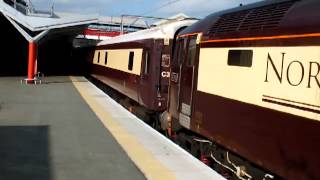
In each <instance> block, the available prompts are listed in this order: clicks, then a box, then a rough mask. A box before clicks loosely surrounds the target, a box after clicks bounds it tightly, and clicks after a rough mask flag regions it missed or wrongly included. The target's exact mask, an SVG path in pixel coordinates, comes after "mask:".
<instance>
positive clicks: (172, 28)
mask: <svg viewBox="0 0 320 180" xmlns="http://www.w3.org/2000/svg"><path fill="white" fill-rule="evenodd" d="M196 21H197V20H181V21H176V22H172V23H170V24H165V25H161V26H157V27H154V28H150V29H146V30H141V31H137V32H133V33H129V34H124V35H121V36H116V37H114V38H111V39H107V40H104V41H102V42H100V43H98V46H101V45H107V44H115V43H121V42H130V41H136V40H142V39H164V38H169V39H173V37H174V34H175V33H176V31H177V30H178V29H180V28H181V27H184V26H190V25H192V24H193V23H195V22H196Z"/></svg>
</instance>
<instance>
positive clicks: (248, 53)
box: [228, 50, 253, 67]
mask: <svg viewBox="0 0 320 180" xmlns="http://www.w3.org/2000/svg"><path fill="white" fill-rule="evenodd" d="M252 54H253V52H252V50H229V54H228V65H229V66H242V67H251V66H252Z"/></svg>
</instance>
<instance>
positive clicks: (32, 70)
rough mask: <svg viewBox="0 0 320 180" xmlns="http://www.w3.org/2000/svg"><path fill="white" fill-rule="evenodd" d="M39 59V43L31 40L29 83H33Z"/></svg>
mask: <svg viewBox="0 0 320 180" xmlns="http://www.w3.org/2000/svg"><path fill="white" fill-rule="evenodd" d="M36 59H37V44H36V42H34V41H31V42H29V59H28V79H27V81H28V83H33V81H34V76H35V70H36Z"/></svg>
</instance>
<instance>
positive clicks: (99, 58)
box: [97, 51, 100, 64]
mask: <svg viewBox="0 0 320 180" xmlns="http://www.w3.org/2000/svg"><path fill="white" fill-rule="evenodd" d="M99 62H100V51H98V60H97V63H98V64H99Z"/></svg>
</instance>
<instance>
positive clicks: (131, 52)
mask: <svg viewBox="0 0 320 180" xmlns="http://www.w3.org/2000/svg"><path fill="white" fill-rule="evenodd" d="M133 57H134V52H133V51H130V53H129V63H128V70H130V71H132V68H133Z"/></svg>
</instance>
